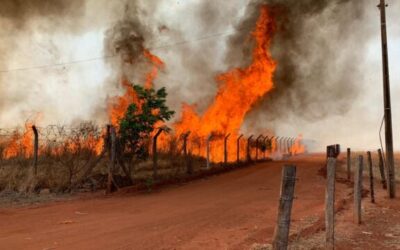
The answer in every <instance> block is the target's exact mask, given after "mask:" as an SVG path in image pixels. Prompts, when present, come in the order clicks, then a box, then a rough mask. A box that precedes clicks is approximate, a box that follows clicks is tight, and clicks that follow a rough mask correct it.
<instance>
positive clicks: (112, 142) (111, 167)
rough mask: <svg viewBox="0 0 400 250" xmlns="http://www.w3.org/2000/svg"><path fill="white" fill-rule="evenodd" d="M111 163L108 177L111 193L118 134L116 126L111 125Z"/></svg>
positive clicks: (108, 186)
mask: <svg viewBox="0 0 400 250" xmlns="http://www.w3.org/2000/svg"><path fill="white" fill-rule="evenodd" d="M110 137H111V140H110V142H111V145H110V150H111V152H110V163H109V164H108V178H107V193H108V194H109V193H111V188H112V181H113V171H114V169H115V152H116V134H115V128H114V127H113V126H111V127H110Z"/></svg>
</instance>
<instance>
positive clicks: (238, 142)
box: [236, 134, 243, 164]
mask: <svg viewBox="0 0 400 250" xmlns="http://www.w3.org/2000/svg"><path fill="white" fill-rule="evenodd" d="M242 137H243V134H242V135H240V136H239V137H238V138H237V140H236V162H237V164H239V163H240V139H241V138H242Z"/></svg>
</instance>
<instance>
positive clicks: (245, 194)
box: [0, 156, 341, 249]
mask: <svg viewBox="0 0 400 250" xmlns="http://www.w3.org/2000/svg"><path fill="white" fill-rule="evenodd" d="M284 163H285V162H267V163H261V164H257V165H255V166H251V167H249V168H244V169H239V170H235V171H232V172H230V173H226V174H222V175H219V176H213V177H209V178H207V179H202V180H197V181H193V182H191V183H187V184H185V185H180V186H173V187H167V188H163V189H162V190H158V191H154V192H152V193H150V194H124V195H116V196H112V197H106V198H92V199H85V200H83V199H77V200H73V201H66V202H57V203H52V204H45V205H40V206H36V207H23V208H5V209H0V249H249V248H250V246H251V245H252V244H254V243H256V242H257V243H262V242H270V240H271V237H272V234H273V229H274V226H275V220H276V209H277V205H278V196H279V186H280V180H281V167H282V165H283V164H284ZM291 163H295V164H296V165H297V167H298V177H299V181H298V183H297V184H296V196H297V197H298V199H297V200H295V202H294V207H293V220H294V221H297V222H298V223H297V224H296V223H295V224H294V226H293V227H292V230H299V231H300V230H302V229H304V227H305V226H306V224H307V220H306V219H304V218H309V219H310V220H312V218H316V217H318V216H319V215H320V214H321V213H322V211H323V204H324V192H325V180H324V178H323V177H322V176H320V175H318V174H317V173H318V169H319V168H321V167H322V166H323V164H324V158H323V157H322V156H308V157H299V158H296V159H293V160H292V162H291ZM340 190H341V189H340V184H339V187H338V195H341V191H340ZM300 200H301V202H299V201H300Z"/></svg>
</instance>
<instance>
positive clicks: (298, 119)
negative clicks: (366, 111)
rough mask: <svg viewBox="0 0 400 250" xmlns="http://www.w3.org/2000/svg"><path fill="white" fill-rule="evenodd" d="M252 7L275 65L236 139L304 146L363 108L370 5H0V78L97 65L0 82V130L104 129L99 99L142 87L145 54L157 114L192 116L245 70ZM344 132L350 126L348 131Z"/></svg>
mask: <svg viewBox="0 0 400 250" xmlns="http://www.w3.org/2000/svg"><path fill="white" fill-rule="evenodd" d="M260 4H268V5H269V6H270V11H271V13H272V14H273V16H274V17H275V19H276V32H275V36H274V39H273V44H272V48H271V49H272V55H273V58H274V59H275V60H276V61H277V71H276V73H275V79H274V85H275V88H274V89H273V91H271V92H269V93H267V94H266V96H264V98H262V100H260V103H258V105H257V106H256V107H254V109H253V110H252V112H250V113H249V114H248V115H247V118H246V124H245V125H244V126H243V132H249V133H250V132H251V133H255V132H257V130H258V131H264V130H265V129H266V128H268V129H272V130H275V132H277V133H278V134H282V135H291V136H294V135H296V134H297V133H299V132H303V133H304V134H305V135H304V136H305V137H306V138H307V137H311V138H313V137H314V136H313V135H314V134H316V133H320V132H321V130H323V129H324V128H325V127H326V126H325V125H326V123H321V121H328V120H330V121H332V117H334V121H335V122H337V121H342V120H341V119H338V118H337V117H348V116H349V114H354V113H355V112H357V111H359V110H361V109H362V108H365V107H366V106H367V104H366V103H368V100H366V99H365V98H363V96H365V95H366V92H368V93H371V92H374V91H375V92H376V90H374V89H375V88H373V87H372V85H373V83H374V82H376V81H379V80H380V75H379V73H380V68H379V66H380V65H379V64H378V65H377V63H376V61H377V59H380V56H379V54H378V55H376V54H373V55H371V52H369V51H370V48H371V41H372V42H373V44H378V45H379V43H377V42H379V40H373V37H376V36H378V38H379V19H378V17H377V16H376V15H377V14H378V11H377V10H376V7H375V6H376V4H373V3H364V2H363V1H350V0H329V1H328V0H321V1H311V0H304V1H296V0H248V1H242V0H232V1H229V2H227V1H197V0H185V1H179V0H178V1H167V0H160V1H145V0H134V1H128V0H120V1H108V0H85V1H83V0H82V1H79V0H76V1H75V0H69V1H67V0H65V1H63V0H57V1H51V0H47V1H45V0H42V1H41V0H30V1H23V0H15V1H13V0H2V1H0V25H1V26H2V29H1V30H0V69H13V68H19V67H24V66H35V65H47V64H49V65H50V64H54V63H58V62H63V61H67V62H68V61H75V60H79V59H81V58H83V59H84V58H92V57H97V56H106V57H107V59H106V60H105V61H104V62H103V61H101V60H99V61H93V62H90V63H82V64H76V65H67V66H61V67H54V68H44V69H39V70H32V71H16V72H11V73H7V74H2V73H1V72H0V92H1V96H0V127H3V126H5V124H6V125H7V126H13V125H14V124H15V123H20V122H21V121H24V120H25V119H27V118H29V116H31V115H32V113H35V112H42V113H43V116H44V117H45V118H46V121H45V123H53V122H57V123H71V122H74V121H79V120H96V121H100V122H107V115H106V103H107V98H108V97H110V96H115V95H118V94H121V93H122V91H123V90H122V89H120V87H119V83H120V79H121V76H125V77H127V78H129V80H131V81H132V82H134V83H139V84H142V83H144V81H145V73H147V72H148V71H149V69H150V65H149V62H148V60H146V59H145V58H144V56H143V51H144V49H148V50H149V51H150V52H151V53H152V54H154V55H156V56H158V57H159V58H161V59H162V60H163V61H164V62H165V65H166V66H165V68H164V69H163V70H162V71H160V72H159V75H158V77H157V78H156V79H155V87H157V88H158V87H162V86H163V87H166V88H167V91H168V93H169V98H168V105H169V106H170V107H171V108H172V109H173V110H175V111H177V114H179V113H180V108H181V104H182V102H186V103H189V104H196V105H197V109H198V111H199V112H200V113H201V112H202V111H204V110H205V109H206V108H207V107H208V105H209V104H210V103H211V102H212V100H213V98H214V97H215V94H216V91H217V89H218V85H217V83H216V81H215V79H214V78H215V76H216V75H218V74H219V73H221V72H225V71H227V70H228V69H230V68H232V67H245V66H247V65H248V64H249V63H250V62H251V52H252V48H253V40H252V38H251V31H252V30H253V28H254V24H255V22H256V20H257V18H258V15H259V6H260ZM388 9H391V8H388ZM394 9H395V8H394ZM374 11H375V12H374ZM388 16H390V13H388ZM392 16H394V14H392ZM371 20H374V21H371ZM392 23H395V22H393V20H392ZM389 31H390V30H389ZM389 39H390V35H389ZM71 44H73V45H74V46H71ZM375 47H376V46H375ZM375 47H373V48H374V49H375ZM377 49H378V50H379V47H377ZM389 49H390V48H389ZM110 56H111V57H110ZM399 58H400V57H399ZM371 62H373V63H371ZM366 64H369V65H370V66H366ZM371 65H372V66H371ZM371 67H375V69H374V70H371ZM367 72H368V73H367ZM370 72H378V74H377V73H373V74H372V73H370ZM371 79H372V80H371ZM379 90H380V89H379ZM374 94H375V93H374ZM379 94H380V93H379ZM368 96H371V95H368ZM373 100H374V103H376V102H377V101H376V99H373ZM378 101H380V100H378ZM379 103H380V102H379ZM375 106H376V105H375ZM375 106H374V107H372V109H373V111H374V114H375V113H377V114H378V112H377V111H376V110H378V109H380V108H379V107H375ZM370 108H371V107H370ZM378 116H380V114H379V115H378ZM364 117H366V116H364ZM374 117H375V115H374ZM176 118H177V119H179V116H177V117H176ZM395 118H396V117H394V119H395ZM374 119H375V118H374ZM378 119H379V118H378ZM352 121H354V120H352ZM361 121H363V122H369V120H368V119H366V118H365V119H361ZM317 123H318V124H319V125H318V126H317V125H316V124H317ZM377 123H378V126H379V121H378V122H377ZM354 124H359V123H357V122H354V123H353V124H352V125H351V127H352V128H354V127H356V125H354ZM316 131H317V132H316ZM351 131H355V130H351ZM343 133H344V132H343ZM347 133H348V132H347ZM335 142H336V141H335ZM330 143H332V142H330Z"/></svg>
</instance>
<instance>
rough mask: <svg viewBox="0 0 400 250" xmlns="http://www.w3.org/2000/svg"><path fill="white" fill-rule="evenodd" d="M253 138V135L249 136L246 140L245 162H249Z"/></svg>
mask: <svg viewBox="0 0 400 250" xmlns="http://www.w3.org/2000/svg"><path fill="white" fill-rule="evenodd" d="M252 138H253V135H251V136H250V137H249V138H247V162H250V161H251V151H250V150H251V148H250V146H251V145H250V144H251V139H252Z"/></svg>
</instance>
